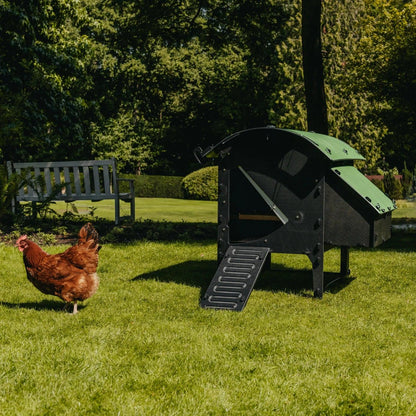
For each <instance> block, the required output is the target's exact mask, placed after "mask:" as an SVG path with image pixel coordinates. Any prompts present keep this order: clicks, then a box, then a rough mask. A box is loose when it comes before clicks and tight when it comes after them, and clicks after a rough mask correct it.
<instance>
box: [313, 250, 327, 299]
mask: <svg viewBox="0 0 416 416" xmlns="http://www.w3.org/2000/svg"><path fill="white" fill-rule="evenodd" d="M310 260H311V262H312V277H313V296H314V297H315V298H319V299H321V298H322V295H323V293H324V260H323V257H310Z"/></svg>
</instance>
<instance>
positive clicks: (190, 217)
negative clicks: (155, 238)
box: [52, 198, 416, 223]
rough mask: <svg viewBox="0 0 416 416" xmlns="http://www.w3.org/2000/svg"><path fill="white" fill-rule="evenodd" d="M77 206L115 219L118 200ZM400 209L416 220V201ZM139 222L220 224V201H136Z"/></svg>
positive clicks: (59, 207)
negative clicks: (115, 204)
mask: <svg viewBox="0 0 416 416" xmlns="http://www.w3.org/2000/svg"><path fill="white" fill-rule="evenodd" d="M74 204H75V206H76V208H77V210H78V212H79V213H80V214H88V213H89V212H90V211H91V207H94V208H95V211H94V215H96V216H98V217H101V218H107V219H113V218H114V201H111V200H107V201H100V202H91V201H76V202H75V203H74ZM397 206H398V209H396V210H395V211H393V218H394V219H403V218H416V202H413V201H404V200H401V201H397ZM52 208H53V209H54V210H55V211H57V212H58V213H59V214H62V213H63V212H64V211H65V210H67V209H68V210H71V209H72V208H71V205H69V204H66V203H64V202H57V203H56V204H53V205H52ZM121 215H122V216H128V215H130V205H129V204H128V203H125V202H121ZM136 219H149V220H153V221H161V220H164V221H171V222H180V221H187V222H213V223H215V222H217V202H215V201H193V200H185V199H169V198H136Z"/></svg>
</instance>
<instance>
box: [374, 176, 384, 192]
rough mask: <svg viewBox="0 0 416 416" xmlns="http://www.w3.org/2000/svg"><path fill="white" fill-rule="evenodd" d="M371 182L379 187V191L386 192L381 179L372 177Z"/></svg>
mask: <svg viewBox="0 0 416 416" xmlns="http://www.w3.org/2000/svg"><path fill="white" fill-rule="evenodd" d="M371 182H373V184H374V185H375V186H377V188H378V189H380V191H382V192H384V193H386V189H385V187H384V181H383V180H382V179H381V180H380V179H372V180H371Z"/></svg>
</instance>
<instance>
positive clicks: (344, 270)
mask: <svg viewBox="0 0 416 416" xmlns="http://www.w3.org/2000/svg"><path fill="white" fill-rule="evenodd" d="M350 273H351V271H350V251H349V247H345V246H342V247H341V276H349V274H350Z"/></svg>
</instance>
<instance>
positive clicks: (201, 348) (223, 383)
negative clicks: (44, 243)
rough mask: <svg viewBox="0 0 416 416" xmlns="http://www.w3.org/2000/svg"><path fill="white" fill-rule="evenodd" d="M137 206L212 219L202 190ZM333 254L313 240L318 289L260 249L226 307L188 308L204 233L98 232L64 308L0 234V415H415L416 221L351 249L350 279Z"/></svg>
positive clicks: (306, 266)
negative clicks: (321, 268)
mask: <svg viewBox="0 0 416 416" xmlns="http://www.w3.org/2000/svg"><path fill="white" fill-rule="evenodd" d="M104 202H106V201H103V203H104ZM144 202H145V203H146V204H144ZM183 202H186V203H183ZM194 203H195V204H194ZM140 204H141V205H140ZM137 205H140V207H138V209H143V211H142V215H139V217H140V216H141V217H143V218H147V219H153V220H156V221H162V220H164V221H167V220H169V221H172V222H174V221H178V222H181V221H183V220H189V221H191V222H192V220H195V221H197V222H200V221H202V222H208V223H211V222H215V221H216V219H215V217H216V206H215V203H206V202H202V201H192V203H190V201H181V200H168V201H165V200H163V201H161V200H157V199H153V198H148V199H138V204H137ZM142 207H143V208H142ZM145 207H146V208H145ZM101 208H102V209H103V212H104V213H105V212H107V214H106V215H108V218H111V219H112V218H113V217H112V211H111V209H112V207H111V208H110V207H108V208H105V207H104V206H102V207H101ZM101 208H97V211H98V209H101ZM403 208H406V209H407V208H409V207H407V206H403V207H402V206H400V204H399V209H398V210H397V211H395V215H397V214H398V213H400V211H401V210H402V209H403ZM410 208H411V207H410ZM95 214H97V215H100V216H101V214H100V213H97V212H96V213H95ZM409 215H411V212H410V213H409V212H407V213H404V214H403V215H402V217H401V218H408V216H409ZM149 217H151V218H149ZM398 218H400V216H398ZM169 224H170V223H168V225H169ZM214 227H215V225H214ZM66 247H67V245H58V246H55V245H54V246H48V247H45V249H46V250H47V251H48V252H50V253H56V252H60V251H62V250H64V249H65V248H66ZM339 256H340V253H339V250H338V249H333V250H330V251H328V252H326V253H325V280H326V284H327V286H326V292H325V294H324V297H323V299H322V300H316V299H313V298H312V291H311V285H312V277H311V271H310V268H311V266H310V263H309V260H308V259H307V258H306V256H299V255H282V254H273V257H272V270H271V271H267V272H264V273H263V274H262V275H261V276H260V277H259V280H258V282H257V284H256V286H255V289H254V291H253V293H252V295H251V297H250V299H249V301H248V304H247V306H246V308H245V309H244V311H243V312H241V313H235V312H228V311H212V310H204V309H201V308H199V305H198V303H199V298H200V296H201V295H202V294H203V293H204V292H205V290H206V288H207V286H208V284H209V282H210V280H211V278H212V276H213V274H214V272H215V270H216V267H217V263H216V246H215V243H214V240H213V239H212V240H210V241H200V242H192V241H189V240H188V241H171V242H168V241H159V242H157V241H153V242H151V241H145V240H142V241H136V242H134V243H129V244H110V243H107V244H104V245H103V248H102V250H101V251H100V262H99V270H98V272H99V275H100V278H101V284H100V288H99V290H98V292H97V293H96V295H94V297H93V298H91V299H89V300H87V301H86V302H84V304H83V305H82V306H80V308H79V309H80V312H79V313H78V315H76V316H72V315H70V314H67V313H64V312H63V311H62V307H63V302H61V301H60V300H59V299H57V298H54V297H51V296H45V295H43V294H41V293H40V292H38V291H37V290H36V289H35V288H34V287H33V286H32V285H31V284H30V283H29V282H28V281H27V279H26V277H25V270H24V267H23V262H22V257H21V253H19V252H18V251H17V250H16V249H15V248H14V247H12V246H10V245H6V244H0V259H1V264H2V268H0V281H1V286H0V327H1V328H0V415H1V416H3V415H5V416H6V415H7V416H9V415H24V416H32V415H33V416H35V415H36V416H38V415H57V414H59V415H73V414H77V415H81V416H82V415H123V416H124V415H126V416H130V415H145V416H147V415H149V416H150V415H151V416H153V415H166V416H173V415H180V416H182V415H192V416H199V415H200V416H205V415H214V416H216V415H226V414H229V415H250V416H251V415H264V416H266V415H267V416H269V415H289V416H292V415H300V416H302V415H305V416H306V415H307V416H309V415H313V416H317V415H328V416H329V415H334V416H338V415H340V416H343V415H345V416H347V415H348V416H351V415H363V416H364V415H377V416H378V415H411V414H416V382H415V380H416V350H415V348H414V345H415V343H416V333H415V331H414V322H415V320H416V300H415V293H416V279H415V277H414V276H415V275H416V238H415V234H414V233H411V232H407V233H397V232H394V233H393V237H392V239H391V240H389V241H388V242H386V243H385V244H383V245H382V246H381V247H379V248H377V249H372V250H370V249H369V250H367V249H352V250H351V264H350V266H351V270H352V276H351V277H350V278H345V279H342V280H335V279H336V277H337V272H338V270H339Z"/></svg>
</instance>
